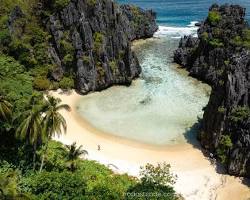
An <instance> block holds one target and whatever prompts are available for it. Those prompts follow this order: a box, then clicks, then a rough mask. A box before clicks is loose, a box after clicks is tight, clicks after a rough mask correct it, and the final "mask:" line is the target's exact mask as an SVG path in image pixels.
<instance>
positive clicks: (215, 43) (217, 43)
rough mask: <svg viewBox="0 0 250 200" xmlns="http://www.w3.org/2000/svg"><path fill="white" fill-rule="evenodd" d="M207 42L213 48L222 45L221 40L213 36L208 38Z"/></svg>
mask: <svg viewBox="0 0 250 200" xmlns="http://www.w3.org/2000/svg"><path fill="white" fill-rule="evenodd" d="M208 43H209V44H210V45H211V46H212V47H214V48H221V47H224V44H223V42H222V41H221V40H220V39H217V38H213V39H211V40H209V42H208Z"/></svg>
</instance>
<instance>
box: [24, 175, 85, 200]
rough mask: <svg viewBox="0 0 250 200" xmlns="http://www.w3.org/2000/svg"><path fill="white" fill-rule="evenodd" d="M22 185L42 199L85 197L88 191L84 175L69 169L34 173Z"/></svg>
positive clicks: (54, 199)
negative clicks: (68, 170)
mask: <svg viewBox="0 0 250 200" xmlns="http://www.w3.org/2000/svg"><path fill="white" fill-rule="evenodd" d="M21 186H22V187H23V188H27V192H30V193H32V194H34V195H36V197H37V198H38V199H41V200H42V199H43V200H58V199H84V196H85V191H86V181H85V180H84V177H83V176H81V174H79V173H76V172H75V173H71V172H67V171H64V172H46V171H44V172H42V173H38V174H32V175H31V176H29V177H28V178H24V179H23V180H22V184H21Z"/></svg>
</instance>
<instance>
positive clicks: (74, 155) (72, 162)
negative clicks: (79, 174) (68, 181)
mask: <svg viewBox="0 0 250 200" xmlns="http://www.w3.org/2000/svg"><path fill="white" fill-rule="evenodd" d="M65 147H66V149H67V151H68V155H67V159H68V162H69V169H70V171H72V172H73V171H75V170H76V169H77V163H76V161H77V159H78V158H79V157H80V156H81V155H88V152H87V151H86V150H83V149H82V145H81V146H79V147H78V148H77V145H76V142H74V143H73V144H71V145H65Z"/></svg>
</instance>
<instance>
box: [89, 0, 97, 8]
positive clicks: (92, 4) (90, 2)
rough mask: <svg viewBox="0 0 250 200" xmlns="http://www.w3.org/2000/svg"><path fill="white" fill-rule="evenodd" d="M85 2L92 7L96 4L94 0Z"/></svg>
mask: <svg viewBox="0 0 250 200" xmlns="http://www.w3.org/2000/svg"><path fill="white" fill-rule="evenodd" d="M87 4H88V6H91V7H93V6H95V5H96V0H87Z"/></svg>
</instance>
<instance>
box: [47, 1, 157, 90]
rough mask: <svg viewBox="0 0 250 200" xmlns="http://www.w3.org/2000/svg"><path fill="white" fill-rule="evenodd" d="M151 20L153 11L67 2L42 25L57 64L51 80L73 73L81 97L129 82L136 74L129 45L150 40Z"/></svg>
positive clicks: (137, 67) (136, 65)
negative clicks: (49, 37) (45, 29)
mask: <svg viewBox="0 0 250 200" xmlns="http://www.w3.org/2000/svg"><path fill="white" fill-rule="evenodd" d="M155 17H156V16H155V13H154V12H152V11H143V10H141V9H139V8H137V7H134V6H128V5H126V6H121V7H120V6H119V5H118V4H116V3H114V2H113V1H112V0H95V1H90V0H72V1H71V2H70V3H69V5H68V6H66V7H65V8H63V9H62V10H61V11H60V12H57V13H56V14H53V15H52V16H50V17H49V20H48V22H47V23H46V26H47V29H48V30H49V32H50V34H51V35H52V40H53V43H51V48H50V55H51V58H52V59H53V61H54V63H55V64H56V65H57V68H56V70H54V72H53V73H52V75H53V78H54V79H55V80H60V79H61V78H62V76H63V74H65V73H74V74H75V83H76V84H75V85H76V87H77V89H78V91H79V92H81V93H83V94H85V93H87V92H89V91H96V90H101V89H104V88H107V87H109V86H111V85H113V84H130V83H131V81H132V79H134V78H136V77H138V76H139V74H140V72H141V68H140V65H139V63H138V60H137V57H136V56H135V54H134V52H133V51H132V50H131V41H132V40H134V39H139V38H146V37H151V36H152V35H153V34H154V32H155V31H156V30H157V26H156V22H155ZM70 66H71V67H70ZM72 66H73V67H72Z"/></svg>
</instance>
